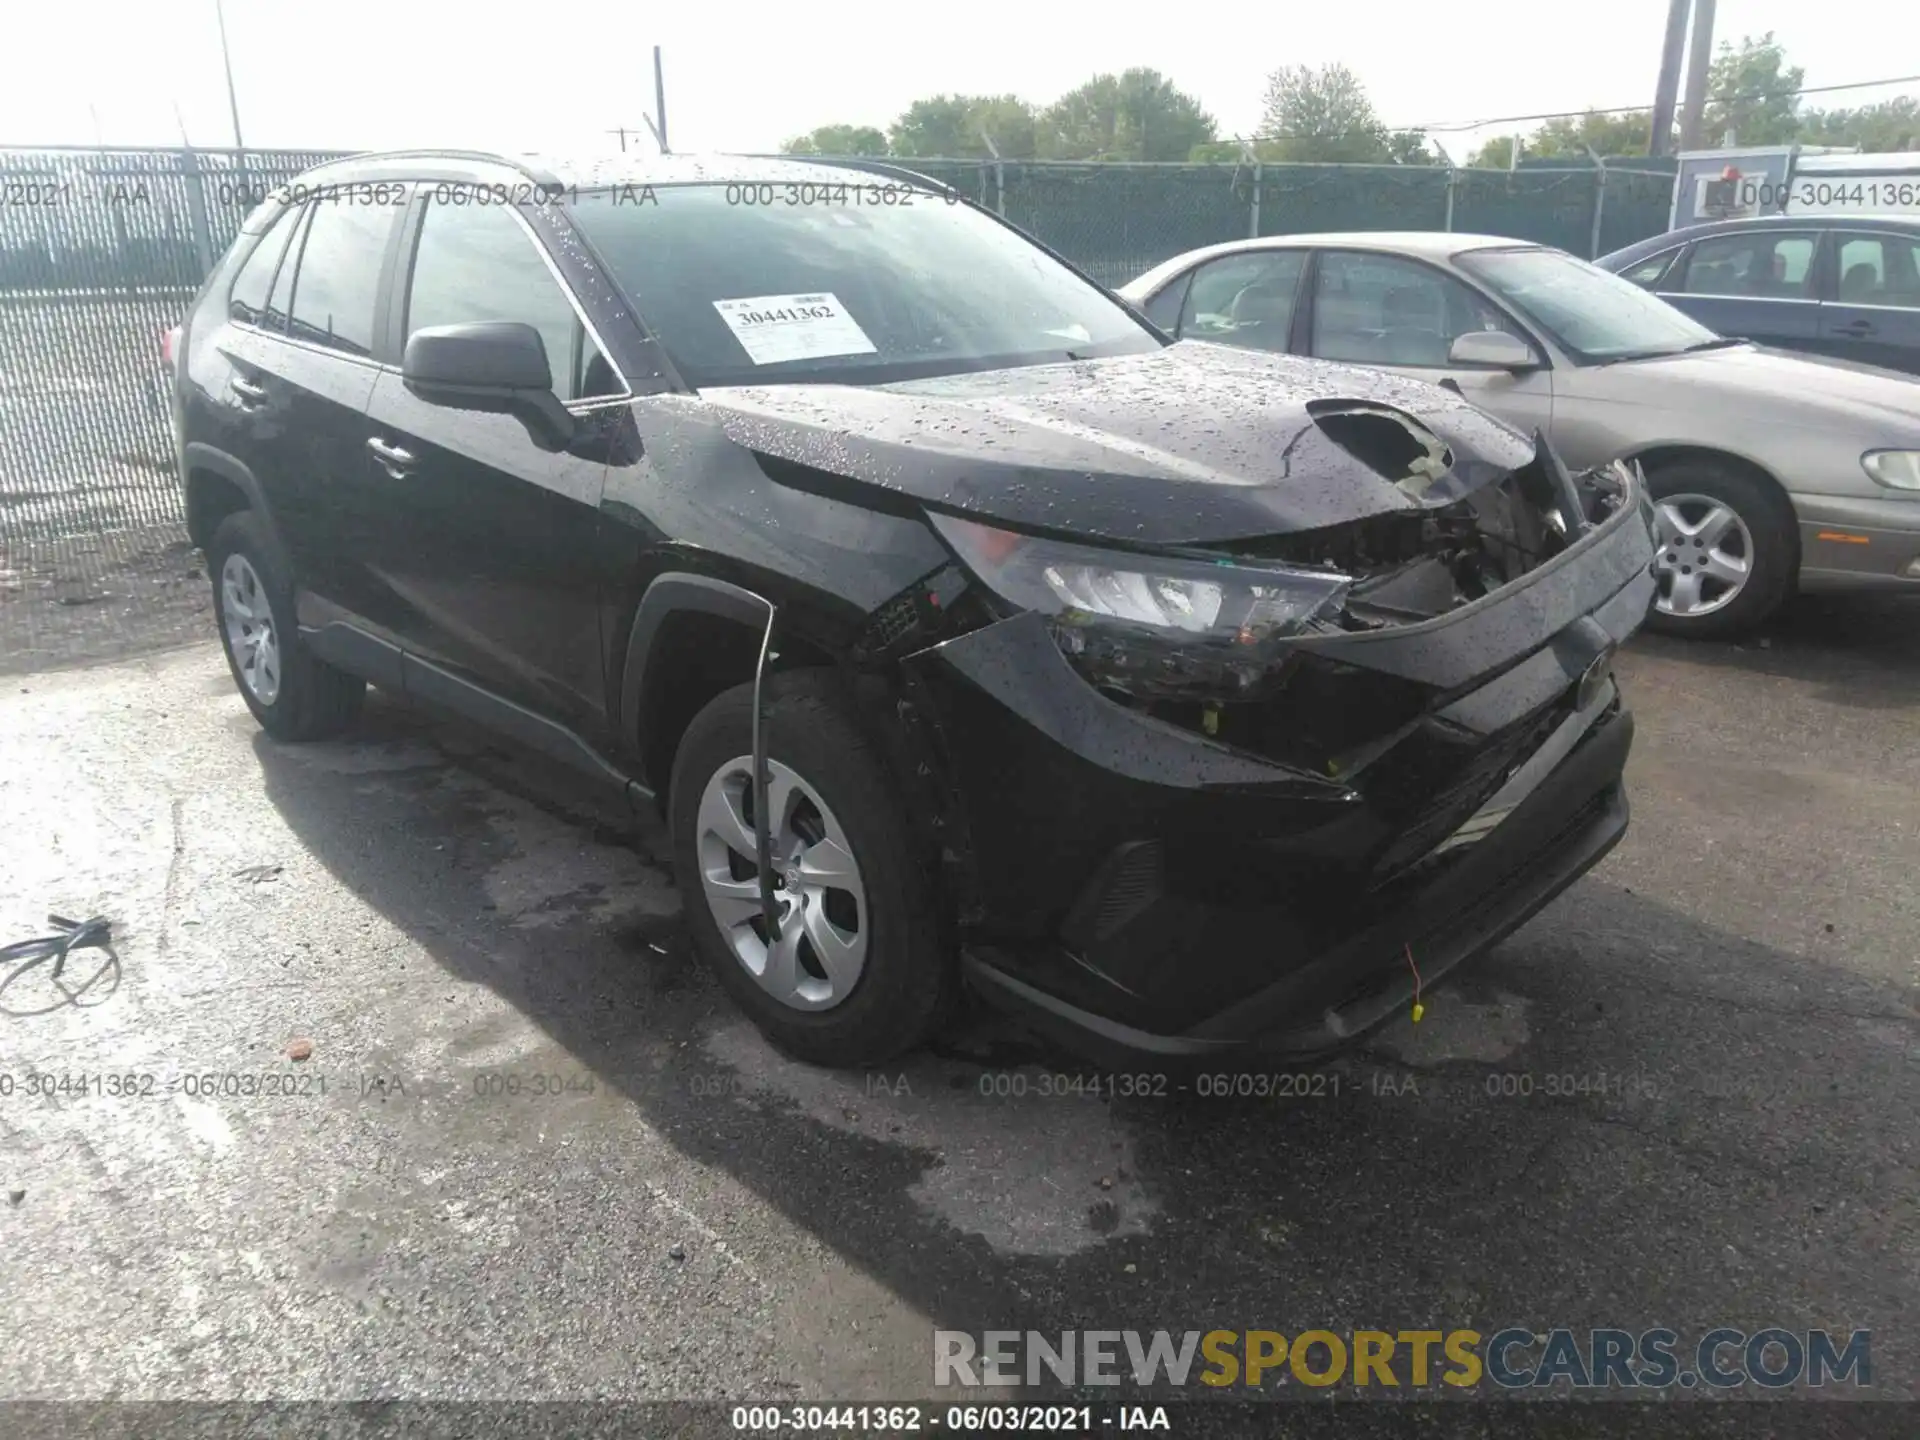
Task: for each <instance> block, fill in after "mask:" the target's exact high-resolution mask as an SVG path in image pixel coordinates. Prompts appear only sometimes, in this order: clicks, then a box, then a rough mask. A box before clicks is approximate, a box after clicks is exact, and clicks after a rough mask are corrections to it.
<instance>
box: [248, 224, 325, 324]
mask: <svg viewBox="0 0 1920 1440" xmlns="http://www.w3.org/2000/svg"><path fill="white" fill-rule="evenodd" d="M312 218H313V206H311V205H303V206H302V207H301V208H300V209H299V210H297V211H295V212H293V214H292V216H291V217H290V218H289V219H288V221H287V250H286V257H285V258H284V259H283V260H282V261H281V262H280V273H279V274H277V275H275V276H274V277H273V295H272V296H271V298H269V299H268V301H267V313H266V314H265V315H264V316H263V317H261V320H260V328H261V329H263V330H275V331H280V332H284V331H285V330H286V328H287V312H288V310H289V309H291V308H292V305H293V275H294V272H295V271H296V270H298V269H299V268H300V247H301V246H302V245H303V244H304V243H305V242H306V238H307V222H308V221H309V220H311V219H312Z"/></svg>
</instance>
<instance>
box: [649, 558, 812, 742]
mask: <svg viewBox="0 0 1920 1440" xmlns="http://www.w3.org/2000/svg"><path fill="white" fill-rule="evenodd" d="M773 608H774V607H773V602H772V601H771V600H769V599H767V598H766V597H765V596H764V595H761V594H759V593H757V592H755V591H752V590H749V589H747V588H746V587H745V586H742V585H735V584H733V583H732V582H731V581H727V580H719V579H715V578H714V577H713V576H711V575H700V574H696V573H694V572H692V571H686V570H670V571H667V572H666V573H664V574H661V575H656V576H655V577H654V578H653V580H652V581H651V582H650V583H649V584H648V585H647V588H646V591H645V593H643V594H642V595H641V597H640V604H639V606H638V608H636V609H635V611H634V615H633V628H632V629H631V630H630V631H629V632H628V634H627V658H626V662H625V664H624V665H623V666H622V667H621V671H620V714H619V717H618V718H619V724H620V727H621V729H622V730H623V731H624V732H625V738H626V740H627V742H628V743H629V744H631V745H632V746H633V747H634V750H635V753H636V754H639V753H643V752H644V750H645V747H646V736H645V734H644V733H643V732H642V729H641V713H642V708H641V707H642V706H643V704H644V703H645V699H646V695H647V686H648V683H649V681H648V675H647V670H648V667H649V666H650V665H651V664H652V662H653V652H654V647H655V645H656V643H657V642H658V640H659V638H660V632H661V630H662V629H663V628H664V627H665V625H666V623H667V622H668V621H669V620H671V619H672V618H673V617H674V616H675V615H678V614H682V613H684V612H686V611H690V610H691V611H697V612H699V613H702V614H706V615H718V616H720V617H721V618H722V619H725V620H731V621H734V622H736V623H737V624H739V625H741V626H743V627H745V628H746V629H748V630H752V631H755V632H764V631H765V629H766V626H767V616H768V614H769V613H770V612H771V611H772V610H773Z"/></svg>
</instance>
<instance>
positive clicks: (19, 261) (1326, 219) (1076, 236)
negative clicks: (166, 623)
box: [0, 148, 1672, 601]
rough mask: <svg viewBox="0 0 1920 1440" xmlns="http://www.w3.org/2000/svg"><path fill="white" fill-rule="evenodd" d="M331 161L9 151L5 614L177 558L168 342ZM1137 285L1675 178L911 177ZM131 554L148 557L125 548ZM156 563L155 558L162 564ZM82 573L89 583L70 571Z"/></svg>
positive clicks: (1501, 174) (1496, 227)
mask: <svg viewBox="0 0 1920 1440" xmlns="http://www.w3.org/2000/svg"><path fill="white" fill-rule="evenodd" d="M331 158H334V157H333V155H332V154H331V153H329V152H321V151H257V150H256V151H245V152H233V151H217V150H215V151H209V150H196V149H185V148H182V149H140V150H105V149H82V148H73V149H64V150H63V149H52V150H4V149H0V601H5V600H8V599H9V598H10V597H11V598H18V596H19V595H20V594H21V593H22V588H23V587H27V588H31V587H34V586H39V585H43V584H44V585H51V586H55V588H57V584H58V583H65V582H63V581H61V578H60V577H61V576H62V575H63V573H65V572H63V570H62V566H63V564H65V561H64V560H63V558H62V557H63V556H65V555H67V554H68V552H69V551H71V552H72V553H73V554H74V555H76V556H81V557H83V558H81V559H79V560H77V561H76V562H75V564H77V565H78V566H79V569H78V570H74V571H73V574H72V575H68V576H67V579H69V580H72V579H73V576H74V575H78V576H79V577H80V580H76V581H74V583H76V584H78V583H81V581H84V579H85V578H86V575H87V574H90V573H92V571H91V570H90V569H89V567H92V568H93V569H97V568H98V567H99V566H100V565H101V564H104V563H105V562H103V561H100V560H98V559H97V558H95V559H85V558H84V557H85V556H94V557H98V556H100V555H102V554H109V553H118V551H119V550H121V549H124V548H126V545H125V544H120V543H119V542H116V544H114V545H108V546H104V547H103V546H101V545H98V544H93V545H91V547H90V548H88V549H86V550H79V549H75V547H74V546H72V545H70V544H69V543H68V542H70V541H73V540H75V539H76V537H84V538H86V539H88V540H90V541H91V540H97V539H98V537H101V536H106V535H113V534H116V533H120V532H138V533H142V534H148V535H161V536H166V537H173V538H167V539H166V540H165V542H164V544H162V543H161V542H160V541H156V542H155V544H157V545H159V546H160V550H159V551H155V552H154V553H161V552H162V551H164V552H165V553H169V554H170V553H172V552H171V550H168V549H167V547H168V546H171V545H174V544H176V543H177V535H178V526H179V523H180V509H179V506H180V498H179V492H178V488H177V485H176V481H175V477H174V475H173V442H172V436H171V433H170V425H171V418H170V417H171V402H170V397H169V393H168V380H167V376H166V374H165V371H164V369H163V363H162V359H161V350H160V338H161V335H162V333H163V332H164V331H165V329H166V328H167V327H169V326H171V325H173V324H174V323H176V322H177V321H178V320H179V319H180V318H181V315H182V312H183V311H184V309H185V308H186V306H187V304H188V303H189V301H190V300H191V298H192V296H193V293H194V291H195V290H196V289H197V288H198V286H199V284H200V282H201V280H202V279H203V278H204V276H205V275H206V274H207V273H208V271H209V270H210V268H211V267H212V265H213V263H214V262H215V260H217V259H218V257H219V256H220V254H221V252H222V251H223V250H224V249H225V248H226V246H227V245H228V244H229V243H230V242H231V240H232V238H233V236H234V234H235V233H236V231H237V230H238V228H239V225H240V222H241V220H242V219H243V218H244V217H245V215H246V214H247V212H248V211H249V210H250V209H251V208H252V207H253V206H254V205H255V204H257V203H258V202H259V200H260V199H261V198H262V197H263V196H264V195H265V194H266V193H267V192H268V191H270V190H271V189H272V188H274V187H275V186H278V185H281V184H284V183H285V182H287V181H289V180H291V179H293V178H294V177H295V176H296V175H298V174H299V173H300V172H302V171H304V170H306V169H307V168H309V167H310V166H313V165H316V164H318V163H320V162H321V161H323V160H326V159H331ZM902 163H905V164H907V165H908V166H910V168H912V169H914V170H917V171H919V172H921V173H922V174H925V175H928V176H929V177H931V178H932V179H934V180H937V181H940V182H942V183H944V184H947V185H950V186H952V187H954V188H955V189H957V190H958V191H960V192H961V193H962V194H965V195H967V196H968V197H970V198H972V199H974V200H976V201H978V202H979V203H981V204H982V205H985V206H987V207H988V208H991V209H993V210H996V211H998V212H1000V213H1001V214H1003V215H1005V216H1006V217H1007V218H1008V219H1009V220H1011V221H1013V222H1014V223H1015V224H1017V225H1019V226H1021V227H1022V228H1023V229H1025V230H1027V231H1028V232H1030V233H1031V234H1033V235H1035V236H1037V237H1038V238H1039V239H1040V240H1042V241H1044V242H1045V243H1046V244H1048V245H1050V246H1052V247H1053V248H1054V249H1055V250H1057V251H1059V252H1060V253H1061V254H1063V255H1065V256H1067V257H1068V258H1069V259H1071V260H1073V261H1074V262H1075V263H1076V264H1078V265H1080V266H1081V267H1082V268H1084V269H1085V270H1087V271H1088V273H1090V274H1091V275H1093V276H1094V277H1095V278H1096V279H1098V280H1100V281H1101V282H1103V283H1105V284H1108V285H1120V284H1123V283H1125V282H1126V281H1127V280H1130V279H1132V278H1133V277H1134V276H1135V275H1137V274H1139V273H1140V272H1141V271H1142V270H1145V269H1147V268H1149V267H1151V266H1153V265H1155V264H1157V263H1159V262H1160V261H1162V260H1165V259H1167V258H1168V257H1170V256H1173V255H1177V254H1179V253H1180V252H1181V251H1183V250H1188V249H1192V248H1193V247H1195V246H1199V245H1208V244H1213V243H1216V242H1218V241H1222V240H1234V239H1239V238H1242V237H1245V236H1252V235H1282V234H1297V233H1301V232H1307V231H1329V230H1380V229H1394V230H1421V229H1426V230H1456V231H1477V232H1484V233H1493V234H1499V235H1511V236H1515V237H1517V238H1520V239H1525V240H1536V241H1542V242H1545V243H1548V244H1552V245H1558V246H1560V247H1562V248H1563V249H1566V250H1570V251H1572V252H1573V253H1575V254H1577V255H1588V256H1591V255H1597V254H1601V253H1603V252H1605V251H1607V250H1612V249H1616V248H1618V247H1619V246H1621V245H1625V244H1627V243H1629V242H1631V241H1633V240H1637V239H1640V238H1641V237H1643V236H1646V235H1650V234H1654V233H1657V232H1658V231H1660V230H1661V229H1663V228H1664V227H1665V224H1666V218H1667V213H1668V202H1669V199H1670V195H1671V189H1672V172H1671V169H1670V168H1665V169H1663V168H1661V165H1660V162H1646V161H1639V162H1617V161H1616V162H1612V163H1610V164H1607V165H1604V166H1593V165H1584V166H1580V167H1577V168H1565V169H1559V168H1552V167H1549V166H1522V167H1521V168H1519V169H1517V170H1513V171H1490V170H1450V169H1446V168H1444V167H1438V166H1432V167H1429V166H1393V165H1275V164H1256V163H1251V162H1248V163H1243V164H1218V165H1173V164H1167V165H1162V164H1112V163H1087V164H1057V163H1039V162H1007V163H1004V164H1003V163H998V162H994V161H990V160H914V161H908V162H902ZM126 543H127V544H131V543H133V542H131V541H129V542H126ZM150 548H151V547H150ZM69 569H71V567H69Z"/></svg>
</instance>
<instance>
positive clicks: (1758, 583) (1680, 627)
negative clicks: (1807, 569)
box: [1647, 459, 1797, 639]
mask: <svg viewBox="0 0 1920 1440" xmlns="http://www.w3.org/2000/svg"><path fill="white" fill-rule="evenodd" d="M1647 487H1648V491H1649V493H1650V494H1651V495H1652V497H1653V504H1654V518H1655V526H1656V535H1655V543H1656V545H1657V547H1658V549H1657V551H1656V553H1655V555H1654V562H1653V566H1654V569H1653V573H1654V577H1655V579H1656V580H1657V581H1658V586H1659V588H1658V590H1657V592H1656V595H1655V599H1654V605H1653V612H1652V613H1651V614H1650V615H1649V616H1648V617H1647V626H1648V628H1649V629H1652V630H1659V631H1663V632H1665V633H1666V634H1669V635H1685V636H1694V637H1698V638H1701V639H1720V638H1724V637H1728V636H1732V635H1738V634H1741V633H1742V632H1744V631H1747V630H1750V629H1752V628H1753V627H1754V626H1755V625H1758V624H1759V623H1760V622H1761V621H1762V620H1764V619H1766V618H1767V616H1769V615H1771V614H1772V613H1773V612H1774V611H1775V610H1776V609H1778V608H1779V606H1780V604H1781V602H1782V601H1784V600H1785V599H1786V598H1787V596H1788V595H1789V594H1791V593H1792V591H1793V584H1794V572H1795V566H1796V548H1797V547H1796V545H1795V543H1794V542H1795V526H1796V523H1797V522H1796V521H1795V518H1794V513H1793V506H1792V505H1791V504H1789V503H1788V501H1787V498H1786V497H1785V496H1784V495H1782V494H1781V493H1780V492H1779V491H1778V490H1776V489H1775V488H1774V487H1773V486H1772V485H1771V484H1769V483H1768V482H1767V481H1765V480H1763V479H1761V478H1760V477H1759V476H1757V475H1753V474H1750V473H1748V472H1747V471H1745V470H1741V469H1739V468H1737V467H1735V466H1732V465H1728V464H1725V463H1722V462H1719V461H1714V460H1706V459H1702V460H1684V461H1678V462H1674V463H1672V464H1667V465H1662V466H1660V467H1658V468H1657V469H1653V470H1651V471H1650V472H1649V474H1648V476H1647Z"/></svg>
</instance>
